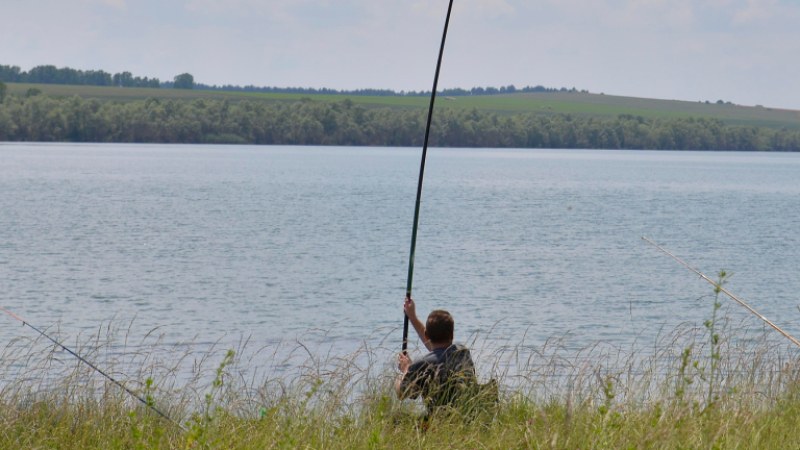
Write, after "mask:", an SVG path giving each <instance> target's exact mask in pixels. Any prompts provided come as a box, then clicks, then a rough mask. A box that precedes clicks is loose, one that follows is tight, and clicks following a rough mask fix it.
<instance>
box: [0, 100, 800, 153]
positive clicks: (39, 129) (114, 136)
mask: <svg viewBox="0 0 800 450" xmlns="http://www.w3.org/2000/svg"><path fill="white" fill-rule="evenodd" d="M425 116H426V111H424V110H410V109H400V108H397V109H394V108H368V107H362V106H358V105H355V104H354V103H353V102H352V101H350V100H347V99H345V100H342V101H339V102H333V103H329V102H318V101H312V100H301V101H296V102H263V101H256V100H241V101H236V102H232V101H229V100H215V99H194V100H179V99H170V100H163V99H157V98H149V99H147V100H136V101H128V102H101V101H99V100H96V99H84V98H81V97H77V96H75V97H51V96H47V95H44V94H41V93H38V92H36V91H32V92H29V94H28V95H20V96H16V95H6V96H5V99H4V101H2V103H0V141H66V142H142V143H144V142H152V143H231V144H278V145H350V146H409V147H414V146H421V145H422V139H423V134H424V127H425V118H426V117H425ZM431 145H434V146H445V147H488V148H495V147H505V148H597V149H672V150H759V151H800V130H789V129H771V128H764V127H741V126H733V125H728V124H725V123H723V122H722V121H719V120H717V119H706V118H671V119H649V118H644V117H640V116H632V115H620V116H618V117H615V118H611V119H599V118H593V117H584V116H576V115H569V114H553V115H543V114H534V113H524V114H514V115H507V114H498V113H493V112H485V111H479V110H476V109H472V110H462V109H455V108H439V109H437V111H436V114H435V115H434V121H433V128H432V131H431Z"/></svg>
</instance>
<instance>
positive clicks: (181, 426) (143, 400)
mask: <svg viewBox="0 0 800 450" xmlns="http://www.w3.org/2000/svg"><path fill="white" fill-rule="evenodd" d="M0 310H2V311H3V312H4V313H6V314H8V315H9V316H11V317H13V318H14V319H16V320H18V321H20V322H22V325H23V326H25V325H27V326H28V327H30V328H31V329H32V330H33V331H35V332H37V333H39V334H40V335H42V336H44V337H45V338H47V340H49V341H50V342H52V343H54V344H56V345H57V346H59V347H61V348H62V349H64V350H65V351H67V352H68V353H69V354H71V355H72V356H74V357H76V358H78V359H79V360H80V361H81V362H83V363H84V364H86V365H87V366H89V367H91V368H92V369H94V371H95V372H97V373H99V374H100V375H102V376H104V377H106V378H107V379H108V380H110V381H111V382H112V383H114V384H116V385H117V386H119V387H120V388H122V390H124V391H125V392H127V393H128V394H130V395H131V396H132V397H133V398H135V399H137V400H139V401H140V402H142V404H144V405H145V406H147V407H148V408H150V409H152V410H153V411H155V412H156V413H157V414H158V415H159V416H161V417H163V418H164V419H167V420H168V421H170V422H172V423H174V424H175V425H177V426H178V427H179V428H180V429H182V430H184V431H186V428H185V427H184V426H183V425H181V424H180V423H178V422H176V421H175V420H173V419H172V418H171V417H169V416H168V415H166V414H165V413H163V412H161V410H159V409H158V408H156V407H155V406H153V404H152V403H151V402H148V401H147V400H146V399H144V398H142V397H141V396H140V395H138V394H136V393H135V392H133V391H132V390H130V389H128V388H127V387H125V386H124V385H123V384H122V383H120V382H119V381H117V380H115V379H114V377H112V376H111V375H109V374H107V373H105V372H103V371H102V370H100V369H99V368H98V367H97V366H95V365H94V364H92V363H90V362H89V361H87V360H86V359H85V358H84V357H82V356H81V355H79V354H77V353H75V352H74V351H72V350H70V349H69V348H68V347H66V346H65V345H64V344H62V343H61V342H59V341H57V340H55V339H53V338H52V337H50V336H49V335H47V334H46V333H45V332H44V331H42V330H40V329H38V328H36V327H35V326H33V325H31V324H30V322H28V321H27V320H25V319H23V318H22V317H20V316H18V315H16V314H14V313H13V312H11V311H9V310H7V309H5V308H3V307H1V306H0Z"/></svg>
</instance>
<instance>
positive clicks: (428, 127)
mask: <svg viewBox="0 0 800 450" xmlns="http://www.w3.org/2000/svg"><path fill="white" fill-rule="evenodd" d="M452 10H453V0H450V4H449V5H448V6H447V17H446V18H445V20H444V31H443V32H442V43H441V45H440V46H439V59H438V60H437V61H436V73H435V74H434V76H433V89H432V90H431V102H430V106H428V123H427V124H426V125H425V140H424V141H423V143H422V160H421V162H420V165H419V180H418V182H417V202H416V205H415V206H414V227H413V228H412V231H411V251H410V252H409V253H410V254H409V257H408V281H407V283H406V298H411V284H412V280H413V278H414V251H415V250H416V247H417V227H418V225H419V207H420V203H421V201H422V177H423V176H424V175H425V156H426V155H427V154H428V138H429V137H430V134H431V121H432V119H433V103H434V102H435V101H436V89H437V86H438V85H439V71H440V70H441V68H442V56H443V55H444V43H445V40H447V28H448V26H449V25H450V12H451V11H452ZM407 348H408V315H406V314H404V316H403V351H404V352H405V351H406V349H407Z"/></svg>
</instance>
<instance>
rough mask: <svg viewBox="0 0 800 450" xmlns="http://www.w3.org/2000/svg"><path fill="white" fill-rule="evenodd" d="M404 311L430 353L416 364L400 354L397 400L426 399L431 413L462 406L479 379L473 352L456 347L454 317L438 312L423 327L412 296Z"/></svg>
mask: <svg viewBox="0 0 800 450" xmlns="http://www.w3.org/2000/svg"><path fill="white" fill-rule="evenodd" d="M403 310H404V311H405V313H406V315H407V316H408V320H409V322H411V324H412V325H413V326H414V330H416V332H417V335H418V336H419V338H420V339H421V340H422V343H423V344H424V345H425V347H426V348H427V349H428V350H430V353H428V354H427V355H425V356H424V357H423V358H422V359H419V360H417V361H415V362H413V363H412V362H411V358H409V356H408V354H406V353H405V352H403V353H400V355H399V356H398V358H397V360H398V367H399V369H400V375H399V376H398V377H397V381H396V382H395V390H396V391H397V397H398V398H400V399H403V398H417V397H419V396H422V398H423V399H424V401H425V405H426V407H427V409H428V414H431V413H433V412H434V411H435V410H437V409H440V408H441V407H446V406H450V407H457V406H459V405H457V404H456V403H458V402H459V400H465V397H466V396H468V395H469V394H470V393H474V392H475V387H476V386H477V378H476V376H475V365H474V364H473V362H472V356H471V355H470V352H469V349H468V348H466V347H465V346H463V345H459V344H453V329H454V327H455V325H454V321H453V316H451V315H450V313H449V312H447V311H444V310H441V309H437V310H435V311H432V312H431V313H430V315H428V320H427V322H426V323H425V324H424V325H423V324H422V322H421V321H420V320H419V318H417V312H416V306H415V305H414V300H413V299H411V297H406V300H405V303H404V304H403Z"/></svg>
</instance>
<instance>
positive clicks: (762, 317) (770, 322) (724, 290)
mask: <svg viewBox="0 0 800 450" xmlns="http://www.w3.org/2000/svg"><path fill="white" fill-rule="evenodd" d="M642 239H643V240H644V241H645V242H647V243H648V244H650V245H652V246H653V247H655V248H657V249H659V250H660V251H661V252H662V253H664V254H666V255H667V256H669V257H671V258H672V259H674V260H675V261H677V262H678V263H679V264H681V265H682V266H683V267H686V268H687V269H689V270H691V271H692V272H694V273H696V274H697V275H699V276H700V278H702V279H704V280H706V281H707V282H709V283H710V284H711V285H712V286H714V288H715V289H719V291H720V292H722V293H724V294H725V295H727V296H728V297H730V298H731V299H732V300H733V301H735V302H736V303H738V304H740V305H742V306H743V307H745V308H746V309H747V310H748V311H750V312H751V313H752V314H753V315H755V316H756V317H758V318H759V319H761V320H763V321H764V322H765V323H766V324H767V325H769V326H771V327H772V328H773V329H775V331H777V332H778V333H780V334H782V335H783V336H784V337H785V338H786V339H789V340H790V341H792V344H794V345H796V346H798V347H800V341H798V340H797V339H795V338H794V337H793V336H792V335H790V334H789V333H787V332H785V331H783V330H782V329H781V328H780V327H779V326H777V325H775V324H774V323H772V321H770V320H769V319H767V318H766V317H764V316H763V315H761V313H759V312H758V311H756V310H755V309H753V308H752V307H751V306H750V305H748V304H747V303H745V302H744V300H742V299H740V298H739V297H737V296H735V295H733V294H732V293H730V292H729V291H728V290H727V289H725V288H724V287H722V286H721V285H720V284H719V283H717V282H716V281H714V280H712V279H711V278H708V277H707V276H705V275H704V274H703V273H702V272H700V271H699V270H697V269H695V268H694V267H692V266H690V265H689V264H688V263H687V262H686V261H684V260H682V259H680V258H678V257H677V256H675V255H674V254H672V253H670V252H669V251H668V250H666V249H665V248H664V247H662V246H660V245H658V244H656V243H655V242H653V241H652V240H651V239H649V238H647V237H644V236H642Z"/></svg>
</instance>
